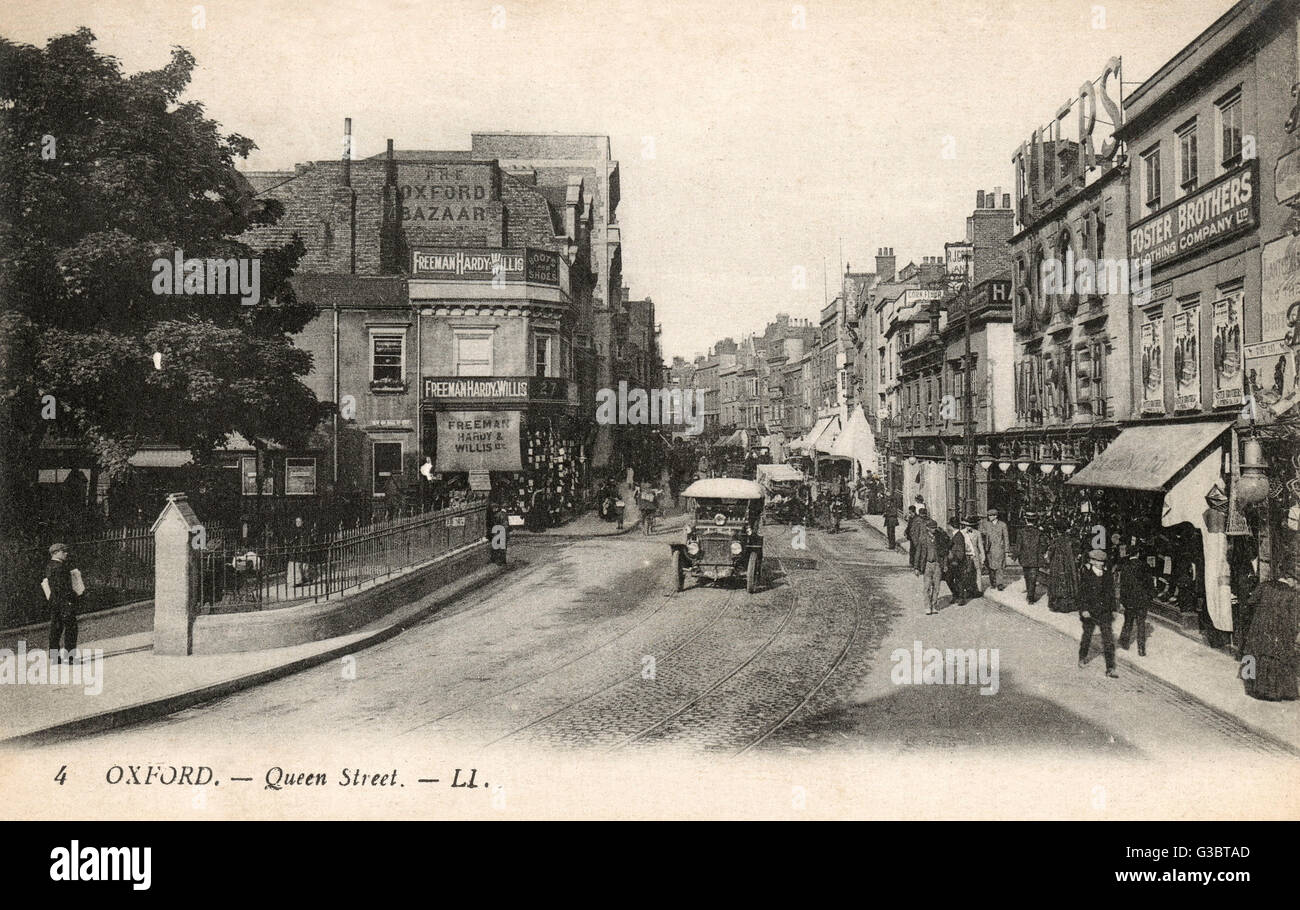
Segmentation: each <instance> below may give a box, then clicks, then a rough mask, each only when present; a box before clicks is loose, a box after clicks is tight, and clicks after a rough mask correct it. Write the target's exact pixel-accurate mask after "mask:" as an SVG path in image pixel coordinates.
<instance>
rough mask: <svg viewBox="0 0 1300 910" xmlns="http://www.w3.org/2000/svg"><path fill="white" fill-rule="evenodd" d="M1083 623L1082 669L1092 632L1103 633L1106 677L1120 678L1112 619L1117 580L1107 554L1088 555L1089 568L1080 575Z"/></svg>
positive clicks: (1078, 598) (1081, 621)
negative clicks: (1116, 661)
mask: <svg viewBox="0 0 1300 910" xmlns="http://www.w3.org/2000/svg"><path fill="white" fill-rule="evenodd" d="M1076 597H1077V602H1078V605H1079V622H1080V623H1082V625H1083V635H1082V637H1081V638H1080V640H1079V666H1080V667H1086V666H1087V665H1088V650H1089V648H1090V647H1091V646H1092V630H1093V629H1097V630H1098V631H1099V632H1101V649H1102V653H1103V654H1104V655H1105V657H1106V675H1107V676H1109V677H1112V678H1118V677H1119V671H1117V670H1116V669H1115V631H1114V630H1113V629H1112V628H1111V619H1112V617H1113V615H1114V612H1115V579H1114V577H1113V576H1112V575H1111V573H1110V570H1109V569H1108V568H1107V566H1106V551H1105V550H1092V551H1090V552H1089V553H1088V566H1087V568H1085V569H1084V570H1083V571H1082V572H1080V573H1079V587H1078V591H1077V595H1076Z"/></svg>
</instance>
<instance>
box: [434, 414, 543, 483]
mask: <svg viewBox="0 0 1300 910" xmlns="http://www.w3.org/2000/svg"><path fill="white" fill-rule="evenodd" d="M520 417H521V413H520V412H519V411H439V412H438V414H437V415H436V417H435V418H434V419H435V421H436V427H437V429H436V433H437V442H436V445H437V454H436V458H435V463H434V468H435V469H436V470H438V471H518V470H521V469H522V467H523V465H522V464H521V462H520V458H519V419H520Z"/></svg>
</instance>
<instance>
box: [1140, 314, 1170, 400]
mask: <svg viewBox="0 0 1300 910" xmlns="http://www.w3.org/2000/svg"><path fill="white" fill-rule="evenodd" d="M1164 329H1165V320H1164V318H1163V317H1162V318H1160V319H1150V320H1148V321H1146V322H1144V323H1142V413H1143V414H1163V413H1164V412H1165V371H1164V358H1163V356H1162V354H1161V350H1160V341H1161V338H1162V337H1163V335H1164Z"/></svg>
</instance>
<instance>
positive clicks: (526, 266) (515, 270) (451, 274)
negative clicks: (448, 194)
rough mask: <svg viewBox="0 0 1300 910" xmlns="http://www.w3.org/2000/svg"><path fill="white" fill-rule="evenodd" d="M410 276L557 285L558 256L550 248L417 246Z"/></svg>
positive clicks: (558, 281)
mask: <svg viewBox="0 0 1300 910" xmlns="http://www.w3.org/2000/svg"><path fill="white" fill-rule="evenodd" d="M411 275H412V277H415V278H438V279H443V280H450V281H527V282H529V283H531V284H545V285H550V286H551V287H558V286H559V284H560V258H559V254H558V253H556V252H553V251H551V250H535V249H512V250H484V249H477V250H467V249H444V248H432V249H431V248H420V249H415V250H412V252H411Z"/></svg>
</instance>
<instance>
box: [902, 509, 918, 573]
mask: <svg viewBox="0 0 1300 910" xmlns="http://www.w3.org/2000/svg"><path fill="white" fill-rule="evenodd" d="M903 536H904V537H906V538H907V561H908V563H909V564H910V565H911V567H912V571H913V572H915V573H916V574H917V575H920V574H921V569H920V567H919V566H918V565H917V564H916V562H917V560H916V557H917V552H916V551H917V540H918V538H919V537H920V526H919V525H918V524H917V514H916V506H908V507H907V524H906V526H904V528H903Z"/></svg>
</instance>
